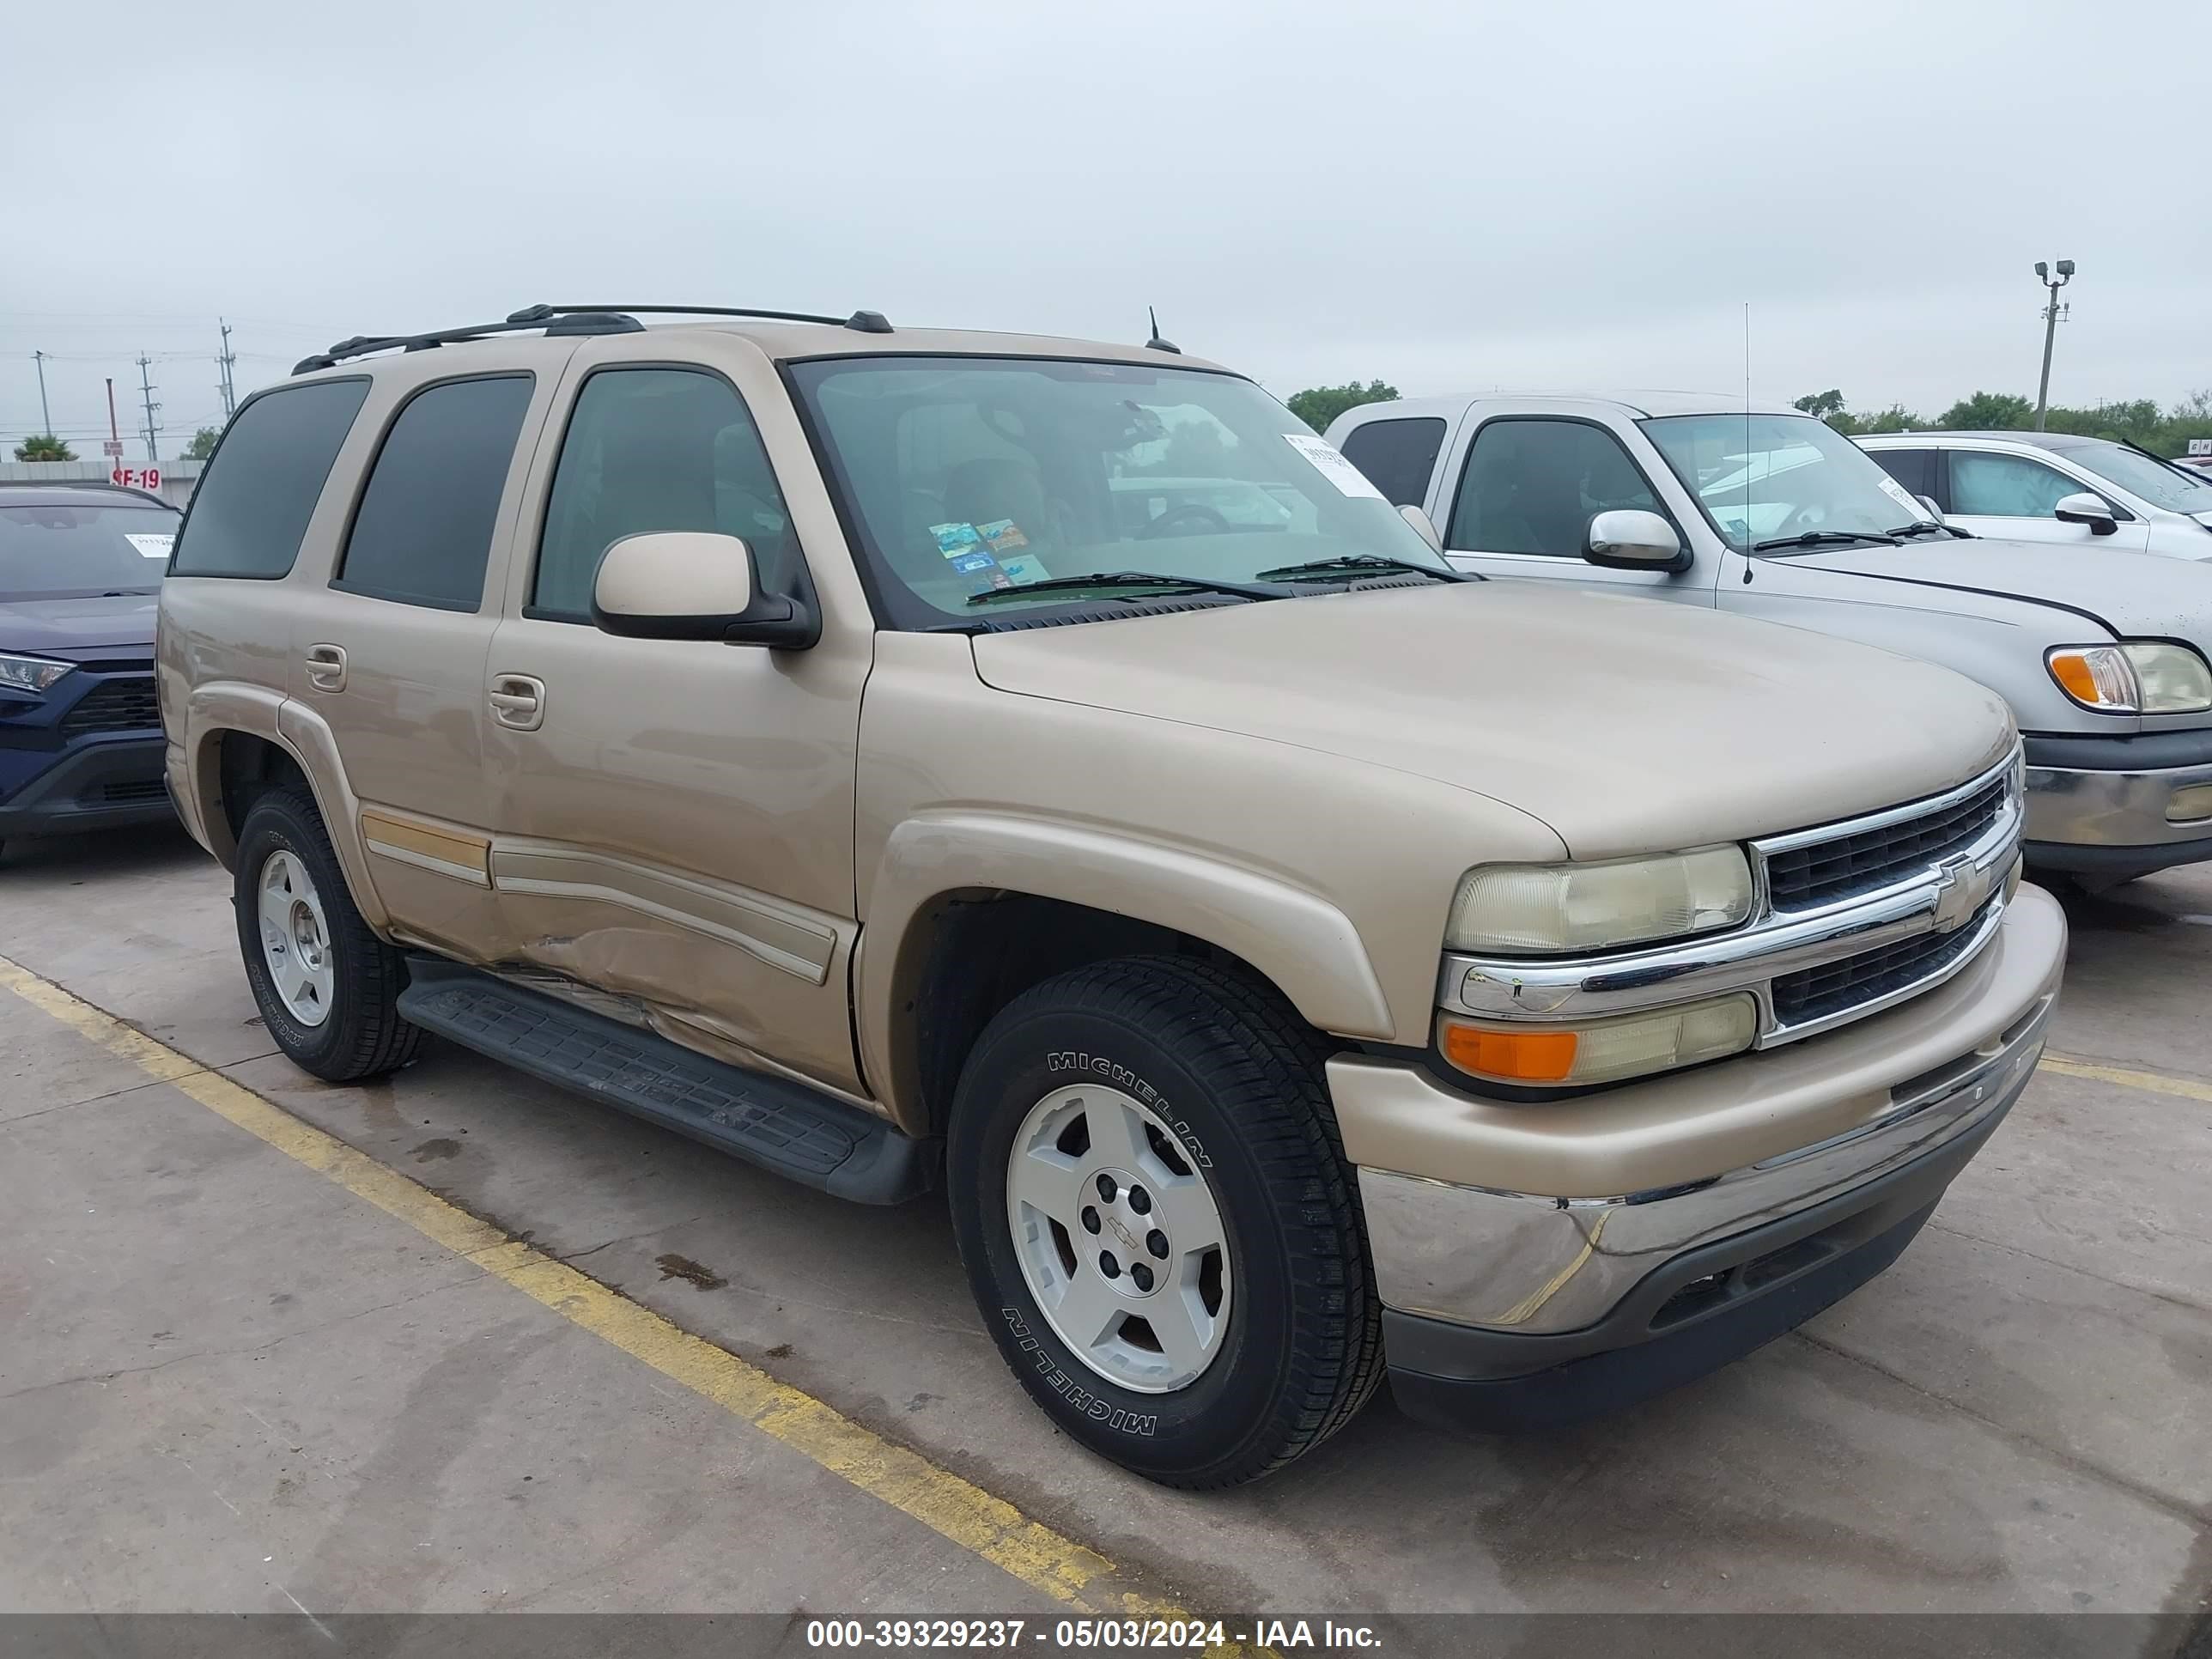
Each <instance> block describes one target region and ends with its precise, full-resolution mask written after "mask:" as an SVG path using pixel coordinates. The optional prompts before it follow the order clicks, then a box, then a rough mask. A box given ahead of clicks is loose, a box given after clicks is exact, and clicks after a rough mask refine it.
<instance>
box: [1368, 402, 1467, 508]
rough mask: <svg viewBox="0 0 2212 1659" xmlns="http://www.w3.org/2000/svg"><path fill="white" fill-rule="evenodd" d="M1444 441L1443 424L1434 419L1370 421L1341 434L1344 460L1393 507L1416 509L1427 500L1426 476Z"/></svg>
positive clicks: (1426, 417) (1409, 417)
mask: <svg viewBox="0 0 2212 1659" xmlns="http://www.w3.org/2000/svg"><path fill="white" fill-rule="evenodd" d="M1443 441H1444V423H1443V422H1442V421H1440V420H1437V418H1435V417H1434V416H1419V417H1415V416H1405V417H1402V418H1401V419H1398V420H1395V421H1370V422H1367V423H1366V424H1365V425H1364V426H1356V427H1354V428H1352V430H1351V431H1349V432H1347V433H1346V434H1345V435H1344V459H1346V460H1347V461H1350V462H1351V463H1352V465H1354V466H1356V467H1358V469H1359V470H1360V471H1362V472H1364V473H1365V474H1366V475H1367V482H1368V483H1371V484H1373V485H1374V486H1375V487H1376V489H1379V490H1381V491H1382V492H1383V495H1386V496H1388V497H1389V501H1390V504H1391V505H1392V506H1393V507H1419V506H1420V504H1421V503H1422V502H1423V501H1426V500H1427V499H1428V495H1429V475H1430V474H1431V472H1433V471H1435V470H1436V465H1437V450H1438V449H1440V448H1442V447H1443Z"/></svg>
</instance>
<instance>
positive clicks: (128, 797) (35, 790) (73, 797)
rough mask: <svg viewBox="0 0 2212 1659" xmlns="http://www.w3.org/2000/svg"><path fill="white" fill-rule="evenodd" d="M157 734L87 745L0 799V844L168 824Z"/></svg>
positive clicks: (58, 757)
mask: <svg viewBox="0 0 2212 1659" xmlns="http://www.w3.org/2000/svg"><path fill="white" fill-rule="evenodd" d="M162 757H163V744H162V740H161V734H160V733H159V732H156V733H155V734H154V735H153V736H152V737H149V738H99V739H94V740H91V741H88V742H86V743H84V744H81V745H80V746H78V747H76V748H73V749H65V750H62V751H61V752H60V753H59V754H58V755H56V756H54V757H53V763H52V765H51V766H49V767H47V768H46V769H45V770H44V771H42V772H38V773H35V774H33V775H31V776H30V777H28V778H27V779H26V780H24V781H22V782H21V784H19V785H17V786H16V787H15V788H14V789H12V790H10V791H9V793H7V794H5V795H0V841H5V840H9V839H11V838H13V837H15V836H66V835H71V834H74V833H76V831H78V830H82V829H120V828H123V827H125V826H126V825H130V824H136V823H161V822H162V821H164V820H172V821H173V819H174V818H175V816H176V811H175V809H174V808H173V806H171V805H170V804H169V792H168V788H167V782H166V780H165V775H164V767H163V764H162Z"/></svg>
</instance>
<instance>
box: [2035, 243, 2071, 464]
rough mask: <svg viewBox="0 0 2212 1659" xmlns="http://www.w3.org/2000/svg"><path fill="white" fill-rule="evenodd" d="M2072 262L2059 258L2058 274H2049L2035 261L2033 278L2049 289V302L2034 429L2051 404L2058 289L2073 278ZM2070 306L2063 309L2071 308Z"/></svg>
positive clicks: (2045, 266)
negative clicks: (2041, 379)
mask: <svg viewBox="0 0 2212 1659" xmlns="http://www.w3.org/2000/svg"><path fill="white" fill-rule="evenodd" d="M2073 276H2074V262H2073V261H2072V260H2071V259H2061V260H2060V261H2059V262H2058V274H2057V276H2052V275H2051V266H2050V265H2049V264H2046V263H2045V261H2043V260H2041V259H2038V260H2037V261H2036V262H2035V280H2036V281H2037V282H2039V283H2042V284H2043V285H2044V287H2045V288H2046V289H2050V290H2051V301H2050V303H2049V304H2048V305H2046V306H2045V307H2043V383H2042V384H2041V385H2040V386H2037V387H2036V389H2035V429H2036V430H2037V431H2038V432H2040V431H2042V430H2043V416H2044V412H2045V410H2047V409H2049V408H2050V406H2051V341H2052V340H2053V338H2054V337H2056V336H2057V332H2058V315H2059V305H2058V290H2059V289H2062V288H2064V287H2065V286H2066V284H2067V283H2069V282H2070V281H2071V280H2073ZM2073 308H2074V307H2072V306H2070V305H2069V306H2068V307H2065V309H2066V310H2067V311H2069V312H2071V311H2072V310H2073Z"/></svg>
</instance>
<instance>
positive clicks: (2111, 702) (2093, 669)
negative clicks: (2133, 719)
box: [2044, 640, 2212, 714]
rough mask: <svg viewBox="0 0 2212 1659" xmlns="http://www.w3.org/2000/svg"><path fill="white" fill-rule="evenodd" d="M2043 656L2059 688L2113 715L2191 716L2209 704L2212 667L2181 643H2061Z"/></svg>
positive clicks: (2079, 701)
mask: <svg viewBox="0 0 2212 1659" xmlns="http://www.w3.org/2000/svg"><path fill="white" fill-rule="evenodd" d="M2044 660H2045V662H2046V663H2047V664H2048V665H2050V669H2051V678H2052V679H2054V680H2056V681H2057V682H2058V689H2059V690H2062V691H2063V692H2064V693H2065V694H2066V695H2067V696H2069V697H2071V698H2073V699H2074V701H2075V702H2078V703H2080V704H2081V706H2082V707H2083V708H2094V709H2098V710H2100V712H2102V713H2105V714H2202V713H2203V711H2204V710H2206V709H2208V708H2212V665H2207V664H2206V663H2205V660H2204V659H2203V657H2201V656H2199V655H2198V654H2197V653H2196V652H2194V651H2192V650H2191V649H2190V648H2189V647H2187V646H2185V645H2168V644H2166V642H2165V641H2160V640H2129V641H2124V642H2122V643H2121V644H2118V645H2065V646H2060V647H2058V648H2057V650H2055V651H2051V652H2050V653H2047V654H2046V655H2045V659H2044Z"/></svg>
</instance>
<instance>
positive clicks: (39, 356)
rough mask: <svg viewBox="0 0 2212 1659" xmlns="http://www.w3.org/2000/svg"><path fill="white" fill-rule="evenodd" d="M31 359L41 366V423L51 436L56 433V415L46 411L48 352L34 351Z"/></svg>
mask: <svg viewBox="0 0 2212 1659" xmlns="http://www.w3.org/2000/svg"><path fill="white" fill-rule="evenodd" d="M31 361H32V362H34V363H36V364H38V366H39V425H40V428H41V429H42V430H43V431H44V432H45V434H46V436H47V437H49V438H51V437H52V436H53V435H54V417H53V416H52V415H51V414H49V413H47V411H46V353H45V352H43V351H34V352H33V353H32V354H31Z"/></svg>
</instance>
